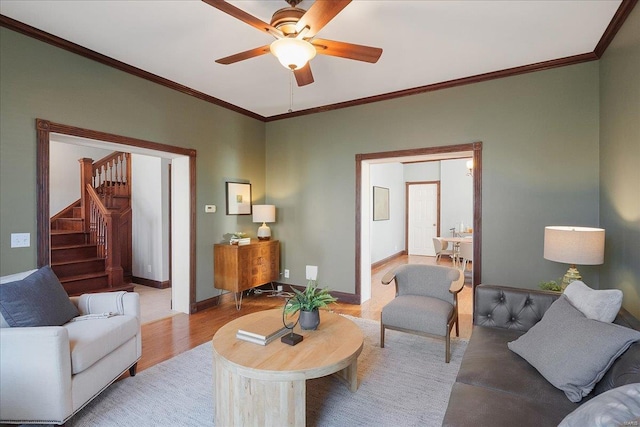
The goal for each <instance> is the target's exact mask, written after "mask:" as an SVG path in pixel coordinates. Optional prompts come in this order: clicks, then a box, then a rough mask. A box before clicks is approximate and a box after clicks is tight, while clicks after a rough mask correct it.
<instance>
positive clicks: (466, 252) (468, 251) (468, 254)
mask: <svg viewBox="0 0 640 427" xmlns="http://www.w3.org/2000/svg"><path fill="white" fill-rule="evenodd" d="M458 256H459V257H460V259H461V264H462V271H465V270H466V269H467V262H473V243H460V253H459V255H458Z"/></svg>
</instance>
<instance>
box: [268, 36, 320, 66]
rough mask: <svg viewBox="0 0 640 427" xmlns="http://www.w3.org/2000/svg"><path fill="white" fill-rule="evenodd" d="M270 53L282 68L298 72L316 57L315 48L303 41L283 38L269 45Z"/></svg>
mask: <svg viewBox="0 0 640 427" xmlns="http://www.w3.org/2000/svg"><path fill="white" fill-rule="evenodd" d="M270 49H271V53H273V55H274V56H275V57H276V58H278V61H280V63H281V64H282V66H283V67H285V68H287V69H290V70H294V71H295V70H299V69H300V68H302V67H304V66H305V65H306V64H307V62H309V61H310V60H311V59H313V57H314V56H316V48H315V47H314V46H313V45H312V44H311V43H309V42H308V41H305V40H300V39H296V38H289V37H285V38H282V39H278V40H276V41H274V42H273V43H271V46H270Z"/></svg>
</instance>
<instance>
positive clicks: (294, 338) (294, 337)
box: [280, 332, 303, 345]
mask: <svg viewBox="0 0 640 427" xmlns="http://www.w3.org/2000/svg"><path fill="white" fill-rule="evenodd" d="M302 339H303V336H302V335H298V334H294V333H293V332H291V333H290V334H286V335H285V336H283V337H282V338H280V341H281V342H283V343H285V344H289V345H296V344H298V343H299V342H301V341H302Z"/></svg>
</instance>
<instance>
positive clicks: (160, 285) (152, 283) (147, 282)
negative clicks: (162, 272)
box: [131, 276, 171, 289]
mask: <svg viewBox="0 0 640 427" xmlns="http://www.w3.org/2000/svg"><path fill="white" fill-rule="evenodd" d="M131 281H132V282H133V283H135V284H137V285H144V286H149V287H151V288H156V289H167V288H170V287H171V280H165V281H164V282H160V281H158V280H151V279H145V278H144V277H137V276H132V277H131Z"/></svg>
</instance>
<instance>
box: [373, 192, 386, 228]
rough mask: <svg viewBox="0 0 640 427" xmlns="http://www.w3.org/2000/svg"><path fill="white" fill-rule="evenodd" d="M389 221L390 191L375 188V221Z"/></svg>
mask: <svg viewBox="0 0 640 427" xmlns="http://www.w3.org/2000/svg"><path fill="white" fill-rule="evenodd" d="M388 219H389V189H388V188H385V187H373V220H374V221H384V220H388Z"/></svg>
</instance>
